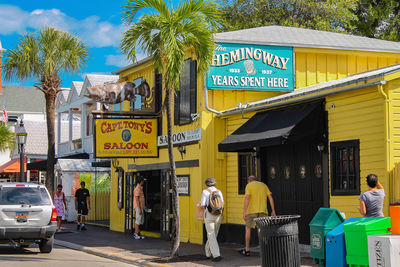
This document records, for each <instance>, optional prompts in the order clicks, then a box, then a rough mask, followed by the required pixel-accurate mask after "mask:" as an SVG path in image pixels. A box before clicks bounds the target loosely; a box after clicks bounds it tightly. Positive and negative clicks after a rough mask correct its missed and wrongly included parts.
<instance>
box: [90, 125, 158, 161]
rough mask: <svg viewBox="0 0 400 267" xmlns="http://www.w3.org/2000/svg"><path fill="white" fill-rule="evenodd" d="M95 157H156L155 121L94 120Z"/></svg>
mask: <svg viewBox="0 0 400 267" xmlns="http://www.w3.org/2000/svg"><path fill="white" fill-rule="evenodd" d="M95 124H96V127H95V131H96V133H95V140H94V141H95V157H97V158H104V157H106V158H113V157H118V158H124V157H135V158H143V157H157V156H158V148H157V120H156V119H123V118H121V119H96V120H95Z"/></svg>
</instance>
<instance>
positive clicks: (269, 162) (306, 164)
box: [261, 141, 324, 244]
mask: <svg viewBox="0 0 400 267" xmlns="http://www.w3.org/2000/svg"><path fill="white" fill-rule="evenodd" d="M261 155H262V156H261V171H262V173H261V175H262V179H263V181H264V182H265V183H266V184H267V185H268V187H269V188H270V190H271V192H272V194H273V197H274V200H275V209H276V213H277V215H285V214H299V215H301V218H300V220H299V238H300V243H302V244H309V243H310V231H309V226H308V224H309V223H310V221H311V219H312V218H313V216H314V214H315V213H316V212H317V210H318V209H319V208H320V207H323V206H324V188H323V185H324V182H323V175H322V170H323V169H322V153H321V152H319V151H318V149H317V143H314V142H310V141H309V142H299V143H296V144H287V145H280V146H273V147H268V148H263V149H262V150H261Z"/></svg>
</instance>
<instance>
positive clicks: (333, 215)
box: [310, 208, 344, 229]
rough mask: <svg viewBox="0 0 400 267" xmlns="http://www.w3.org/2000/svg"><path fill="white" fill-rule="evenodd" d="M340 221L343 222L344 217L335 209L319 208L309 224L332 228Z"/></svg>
mask: <svg viewBox="0 0 400 267" xmlns="http://www.w3.org/2000/svg"><path fill="white" fill-rule="evenodd" d="M342 222H344V218H343V216H342V215H341V214H340V212H339V211H338V210H337V209H330V208H319V210H318V212H317V213H316V214H315V216H314V218H313V219H312V221H311V222H310V226H324V227H325V228H331V229H332V228H334V227H336V226H337V225H338V224H341V223H342Z"/></svg>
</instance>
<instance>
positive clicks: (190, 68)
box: [174, 59, 197, 125]
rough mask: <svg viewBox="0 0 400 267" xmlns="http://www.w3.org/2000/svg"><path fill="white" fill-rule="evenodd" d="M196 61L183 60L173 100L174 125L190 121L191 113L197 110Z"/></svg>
mask: <svg viewBox="0 0 400 267" xmlns="http://www.w3.org/2000/svg"><path fill="white" fill-rule="evenodd" d="M196 105H197V62H196V61H195V60H192V59H187V60H185V66H184V68H183V74H182V76H181V81H180V89H179V91H176V94H175V102H174V122H175V125H184V124H189V123H191V122H192V114H195V113H196V112H197V111H196V110H197V109H196Z"/></svg>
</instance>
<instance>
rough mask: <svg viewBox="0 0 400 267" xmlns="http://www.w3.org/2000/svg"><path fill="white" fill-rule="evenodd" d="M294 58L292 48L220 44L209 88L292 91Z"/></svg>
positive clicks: (216, 50)
mask: <svg viewBox="0 0 400 267" xmlns="http://www.w3.org/2000/svg"><path fill="white" fill-rule="evenodd" d="M293 59H294V56H293V47H285V46H269V45H250V44H229V43H217V47H216V49H215V53H214V56H213V59H212V62H211V65H210V69H209V71H208V74H207V87H208V88H210V89H237V90H254V91H257V90H263V91H293V90H294V71H293V69H294V66H293V65H294V60H293Z"/></svg>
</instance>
